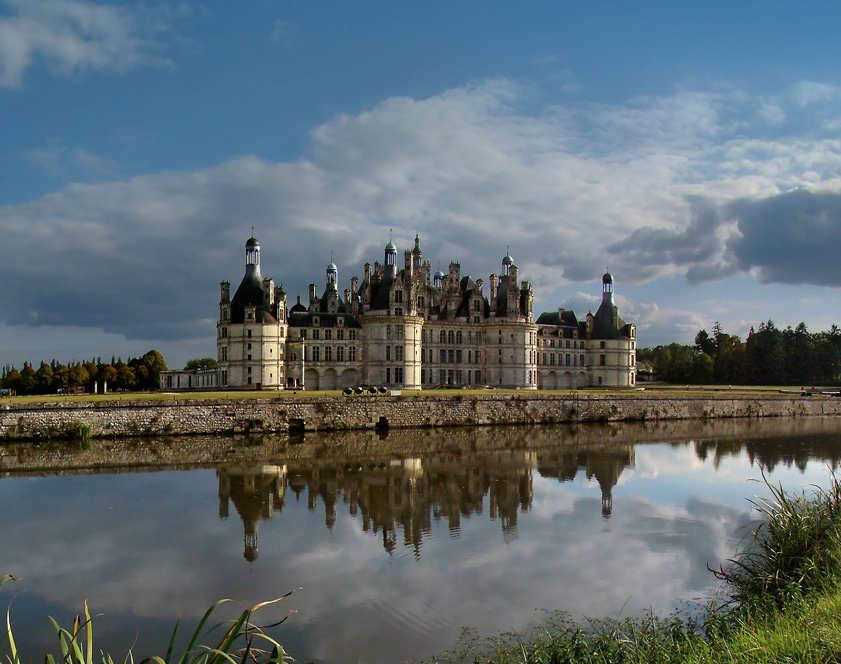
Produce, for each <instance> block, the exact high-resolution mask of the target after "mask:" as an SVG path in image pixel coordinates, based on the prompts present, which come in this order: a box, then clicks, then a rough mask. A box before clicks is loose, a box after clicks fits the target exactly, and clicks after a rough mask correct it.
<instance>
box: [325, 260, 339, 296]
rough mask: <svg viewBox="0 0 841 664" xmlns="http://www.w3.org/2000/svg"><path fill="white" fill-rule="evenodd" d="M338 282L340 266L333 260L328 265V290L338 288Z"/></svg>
mask: <svg viewBox="0 0 841 664" xmlns="http://www.w3.org/2000/svg"><path fill="white" fill-rule="evenodd" d="M338 283H339V268H337V267H336V264H335V263H333V262H331V263H330V265H328V266H327V287H326V289H327V290H332V289H336V290H338Z"/></svg>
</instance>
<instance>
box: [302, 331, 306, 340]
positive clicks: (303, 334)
mask: <svg viewBox="0 0 841 664" xmlns="http://www.w3.org/2000/svg"><path fill="white" fill-rule="evenodd" d="M306 338H307V331H306V330H301V339H306Z"/></svg>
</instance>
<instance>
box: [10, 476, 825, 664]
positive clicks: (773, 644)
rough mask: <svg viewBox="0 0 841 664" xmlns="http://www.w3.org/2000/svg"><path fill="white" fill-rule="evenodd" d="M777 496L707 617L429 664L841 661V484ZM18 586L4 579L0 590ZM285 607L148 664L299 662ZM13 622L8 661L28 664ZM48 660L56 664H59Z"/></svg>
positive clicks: (508, 642)
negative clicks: (282, 636) (282, 631)
mask: <svg viewBox="0 0 841 664" xmlns="http://www.w3.org/2000/svg"><path fill="white" fill-rule="evenodd" d="M767 488H768V490H769V491H770V498H769V499H767V500H757V501H756V502H755V503H754V504H755V507H756V508H757V509H758V510H759V513H760V517H761V518H760V520H759V522H758V523H759V525H758V526H757V527H756V529H755V530H754V532H753V536H752V537H750V538H749V539H747V540H745V542H744V545H743V548H742V550H741V551H740V552H738V554H737V555H736V556H735V558H734V559H733V560H732V561H730V562H729V563H728V564H727V565H725V566H724V567H722V568H720V569H718V570H714V571H712V573H713V574H715V575H716V576H717V577H718V578H719V579H720V580H721V581H722V593H723V594H722V596H721V598H720V599H719V601H718V602H715V603H712V604H710V605H708V606H707V607H706V608H705V609H703V610H701V611H698V612H696V613H695V614H693V615H691V616H686V615H680V614H678V615H673V616H668V617H659V616H656V615H653V614H649V615H647V616H643V617H641V618H628V619H625V620H621V621H619V620H601V621H592V622H591V623H590V624H589V625H585V626H581V625H580V624H578V623H575V622H573V621H571V620H569V619H568V618H566V617H564V615H562V614H558V615H555V616H553V618H552V619H551V620H549V621H547V622H546V623H544V624H542V625H539V626H538V627H536V628H535V629H534V631H533V632H532V633H531V634H528V635H516V634H508V635H504V636H501V637H499V638H495V639H481V640H480V639H464V640H463V641H462V643H461V644H460V645H459V647H458V648H456V649H455V650H454V651H453V652H450V653H445V654H444V655H442V656H441V657H438V658H435V659H433V660H429V661H430V663H431V662H436V663H439V664H443V663H445V662H446V663H454V662H460V663H461V662H474V663H480V662H481V663H488V664H509V663H518V664H532V663H533V664H537V663H546V664H549V663H557V664H562V663H569V664H573V663H576V664H577V663H582V664H608V663H609V664H614V663H628V664H630V663H634V664H636V663H639V664H648V663H651V664H655V663H657V664H660V663H661V662H674V663H681V664H683V663H686V664H695V663H698V664H700V663H702V662H712V663H721V664H723V663H725V662H728V663H736V664H740V663H744V664H748V663H753V662H780V663H782V662H802V663H804V664H813V663H814V664H817V663H830V662H841V479H839V478H838V477H836V476H835V475H832V476H831V477H830V482H829V487H828V488H827V489H819V488H816V489H814V490H813V491H812V492H809V493H800V494H792V493H788V492H786V491H784V490H783V489H782V488H781V487H779V486H773V485H770V484H768V485H767ZM10 579H11V577H9V576H6V577H3V578H0V587H2V585H3V584H4V583H5V582H7V581H9V580H10ZM280 599H282V598H280ZM277 601H279V600H274V602H268V603H265V604H261V605H258V607H255V608H254V609H250V610H248V611H244V612H243V613H242V614H241V615H239V617H238V618H235V619H234V620H232V621H231V622H230V623H229V624H228V625H227V626H226V627H225V629H223V630H222V631H221V633H222V635H223V636H222V637H221V639H219V638H218V637H217V638H216V639H214V640H213V641H212V642H210V641H209V640H208V639H209V638H210V635H211V634H213V633H216V634H219V633H220V632H219V631H218V630H216V631H213V630H206V629H205V628H206V627H207V626H208V624H209V622H208V621H209V618H210V616H211V614H212V613H213V611H214V610H215V609H216V607H217V606H218V604H219V603H217V605H214V606H213V607H211V608H210V609H209V610H208V612H207V613H206V614H205V617H204V619H203V620H202V621H201V624H200V625H199V628H198V629H197V630H196V632H195V634H193V635H192V638H191V639H190V643H189V646H188V648H187V650H186V651H185V652H184V653H182V654H180V655H175V654H174V653H173V650H172V644H170V648H169V649H168V651H167V652H166V653H161V654H160V656H159V657H153V658H149V659H146V660H143V661H144V662H146V661H154V662H157V663H158V664H170V663H173V664H174V663H176V662H177V663H178V664H216V663H217V662H218V664H223V663H224V662H232V663H233V662H246V661H253V662H282V661H290V660H288V659H285V657H286V656H285V653H284V651H283V649H282V647H281V646H280V644H278V643H277V642H275V641H274V640H273V639H272V638H271V637H270V636H269V635H267V634H266V633H264V632H263V630H262V629H261V628H259V627H257V626H256V625H255V624H254V622H253V613H254V611H255V610H257V609H259V608H262V607H264V606H269V605H271V604H274V603H275V602H277ZM8 615H9V614H8V613H7V629H6V639H5V640H0V660H4V661H8V662H9V663H10V664H20V659H19V657H18V653H17V649H16V644H15V641H14V634H13V630H12V626H11V622H10V621H9V617H8ZM281 622H282V621H281ZM53 624H54V627H55V632H56V636H57V639H58V645H59V646H60V648H61V652H62V653H63V657H62V659H63V661H64V663H65V664H93V662H94V660H96V661H97V662H102V663H103V664H113V661H121V660H123V661H126V662H130V661H133V659H132V656H131V654H129V656H127V657H126V656H125V655H121V657H120V658H119V659H117V660H112V659H111V657H110V656H109V655H105V654H102V653H99V652H98V651H96V649H95V646H94V639H93V623H92V621H91V619H90V615H89V613H88V610H87V607H85V612H84V615H83V616H80V617H78V618H77V620H76V623H75V624H74V625H73V626H72V628H70V629H63V628H61V627H60V626H59V625H57V624H55V623H53ZM276 624H277V623H276ZM202 639H205V643H207V644H208V645H202ZM174 641H175V634H173V642H174ZM293 655H294V653H293ZM45 661H46V662H47V664H55V662H54V660H53V659H52V657H51V656H49V655H48V656H47V657H46V660H45Z"/></svg>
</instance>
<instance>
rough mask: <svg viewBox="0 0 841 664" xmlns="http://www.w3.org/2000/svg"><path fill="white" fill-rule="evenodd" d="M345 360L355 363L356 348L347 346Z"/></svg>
mask: <svg viewBox="0 0 841 664" xmlns="http://www.w3.org/2000/svg"><path fill="white" fill-rule="evenodd" d="M347 359H348V361H349V362H356V346H348V349H347Z"/></svg>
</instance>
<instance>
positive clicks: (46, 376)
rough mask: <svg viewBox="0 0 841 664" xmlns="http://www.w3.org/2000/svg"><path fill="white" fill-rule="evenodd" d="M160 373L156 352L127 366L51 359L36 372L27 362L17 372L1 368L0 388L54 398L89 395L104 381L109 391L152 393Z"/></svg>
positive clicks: (117, 362) (113, 362) (119, 362)
mask: <svg viewBox="0 0 841 664" xmlns="http://www.w3.org/2000/svg"><path fill="white" fill-rule="evenodd" d="M161 371H166V362H165V361H164V358H163V356H162V355H161V354H160V353H159V352H158V351H156V350H150V351H149V352H148V353H146V354H145V355H143V356H141V357H137V358H129V360H128V362H123V361H122V359H117V360H115V359H114V357H111V362H103V361H102V359H101V358H96V360H93V359H91V360H88V361H86V362H71V363H70V364H69V365H65V364H62V363H61V362H57V361H56V360H55V359H53V360H52V362H50V363H49V364H48V363H47V362H41V364H40V366H39V367H38V368H37V369H36V368H35V367H34V366H33V365H32V364H30V363H29V362H24V363H23V368H22V369H21V370H20V371H18V370H17V369H16V368H15V367H14V366H10V365H6V366H5V367H3V372H2V378H0V385H2V387H3V388H4V389H10V390H13V391H15V392H17V394H56V393H57V392H67V391H72V390H75V389H76V388H79V387H81V388H84V390H85V391H87V392H93V384H94V382H95V381H96V382H97V383H99V384H100V385H102V384H103V383H104V382H105V381H107V383H108V389H109V390H114V389H117V390H130V391H144V390H156V389H158V387H159V383H160V374H161Z"/></svg>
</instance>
